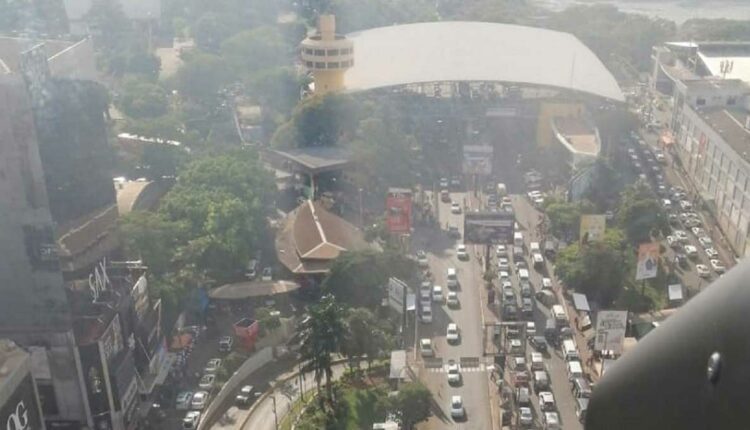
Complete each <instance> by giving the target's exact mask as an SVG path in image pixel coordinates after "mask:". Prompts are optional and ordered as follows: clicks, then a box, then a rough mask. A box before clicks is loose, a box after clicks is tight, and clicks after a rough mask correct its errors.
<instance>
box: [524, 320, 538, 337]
mask: <svg viewBox="0 0 750 430" xmlns="http://www.w3.org/2000/svg"><path fill="white" fill-rule="evenodd" d="M534 335H536V323H534V321H528V322H527V323H526V336H534Z"/></svg>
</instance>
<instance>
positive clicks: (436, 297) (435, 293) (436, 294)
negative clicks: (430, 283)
mask: <svg viewBox="0 0 750 430" xmlns="http://www.w3.org/2000/svg"><path fill="white" fill-rule="evenodd" d="M432 301H433V302H438V303H443V287H441V286H440V285H435V286H434V287H432Z"/></svg>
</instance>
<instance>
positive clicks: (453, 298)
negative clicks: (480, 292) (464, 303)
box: [446, 291, 461, 308]
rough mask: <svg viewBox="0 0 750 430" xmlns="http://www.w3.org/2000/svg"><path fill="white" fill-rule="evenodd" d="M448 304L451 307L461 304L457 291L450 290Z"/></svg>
mask: <svg viewBox="0 0 750 430" xmlns="http://www.w3.org/2000/svg"><path fill="white" fill-rule="evenodd" d="M446 304H447V305H448V307H449V308H457V307H459V306H460V305H461V304H460V303H459V301H458V293H457V292H455V291H449V292H448V299H447V300H446Z"/></svg>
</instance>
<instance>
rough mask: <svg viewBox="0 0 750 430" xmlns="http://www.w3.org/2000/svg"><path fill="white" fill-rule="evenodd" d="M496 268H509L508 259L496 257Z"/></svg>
mask: <svg viewBox="0 0 750 430" xmlns="http://www.w3.org/2000/svg"><path fill="white" fill-rule="evenodd" d="M497 268H498V269H499V270H509V269H510V265H509V264H508V259H507V258H505V257H501V258H498V259H497Z"/></svg>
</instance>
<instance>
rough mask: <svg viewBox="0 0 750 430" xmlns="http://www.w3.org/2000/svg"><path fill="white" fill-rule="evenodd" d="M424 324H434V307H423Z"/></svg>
mask: <svg viewBox="0 0 750 430" xmlns="http://www.w3.org/2000/svg"><path fill="white" fill-rule="evenodd" d="M422 322H423V323H426V324H429V323H431V322H432V306H429V305H428V306H422Z"/></svg>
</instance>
